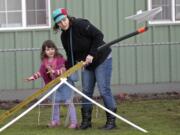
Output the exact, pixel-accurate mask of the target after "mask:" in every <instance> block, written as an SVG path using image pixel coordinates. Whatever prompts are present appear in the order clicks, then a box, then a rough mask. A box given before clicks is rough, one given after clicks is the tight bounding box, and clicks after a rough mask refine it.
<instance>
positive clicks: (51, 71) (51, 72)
mask: <svg viewBox="0 0 180 135" xmlns="http://www.w3.org/2000/svg"><path fill="white" fill-rule="evenodd" d="M47 70H48V72H47V74H49V73H50V74H54V73H55V71H54V70H53V69H52V68H51V66H47Z"/></svg>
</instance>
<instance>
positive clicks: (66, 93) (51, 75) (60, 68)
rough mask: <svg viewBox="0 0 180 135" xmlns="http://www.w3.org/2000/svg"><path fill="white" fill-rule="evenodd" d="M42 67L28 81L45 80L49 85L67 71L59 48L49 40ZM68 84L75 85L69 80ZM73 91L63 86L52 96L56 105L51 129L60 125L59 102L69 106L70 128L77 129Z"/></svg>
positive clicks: (43, 51) (44, 47)
mask: <svg viewBox="0 0 180 135" xmlns="http://www.w3.org/2000/svg"><path fill="white" fill-rule="evenodd" d="M41 61H42V62H41V66H40V69H39V71H38V72H36V73H34V74H33V75H32V76H30V77H28V78H27V80H28V81H32V80H35V79H38V78H40V77H42V78H43V80H44V82H45V84H47V83H49V82H50V81H52V80H53V79H55V78H56V77H57V76H59V75H61V74H62V73H63V72H64V71H65V70H66V68H65V59H64V58H63V56H62V55H61V54H60V53H59V52H58V49H57V47H56V46H55V44H54V43H53V42H52V41H51V40H47V41H45V42H44V43H43V45H42V49H41ZM68 82H69V83H70V84H72V85H74V83H73V82H72V81H71V80H70V79H68ZM72 97H73V91H72V90H71V89H70V88H69V87H68V86H67V85H64V84H63V85H61V86H60V87H59V89H58V90H56V92H55V93H54V94H53V95H52V96H51V98H54V99H52V101H54V105H53V107H52V120H51V122H50V123H49V124H48V126H49V127H57V126H59V125H60V117H59V110H60V106H59V104H58V103H59V102H60V101H64V102H65V104H66V105H67V106H68V112H69V116H70V122H71V123H70V125H69V128H76V127H77V118H76V110H75V107H74V104H73V103H72V101H73V100H72V99H73V98H72Z"/></svg>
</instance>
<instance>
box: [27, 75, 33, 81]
mask: <svg viewBox="0 0 180 135" xmlns="http://www.w3.org/2000/svg"><path fill="white" fill-rule="evenodd" d="M25 80H26V81H28V82H29V81H32V80H34V77H33V76H30V77H28V78H26V79H25Z"/></svg>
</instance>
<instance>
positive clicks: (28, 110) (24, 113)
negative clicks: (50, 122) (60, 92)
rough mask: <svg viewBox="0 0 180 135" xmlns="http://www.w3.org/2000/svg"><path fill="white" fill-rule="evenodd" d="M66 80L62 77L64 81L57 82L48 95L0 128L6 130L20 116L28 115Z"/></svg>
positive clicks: (0, 130)
mask: <svg viewBox="0 0 180 135" xmlns="http://www.w3.org/2000/svg"><path fill="white" fill-rule="evenodd" d="M65 81H66V79H62V81H61V82H60V83H59V84H57V85H56V86H55V87H54V88H53V89H52V90H51V91H49V92H48V93H47V94H46V95H44V96H43V97H42V98H41V99H40V100H38V101H37V102H36V103H35V104H33V105H32V106H31V107H29V108H28V109H27V110H26V111H24V112H23V113H21V114H20V115H19V116H17V117H16V118H14V119H13V120H11V121H10V122H9V123H7V124H6V125H5V126H4V127H2V128H1V129H0V132H2V131H3V130H5V129H6V128H7V127H9V126H11V125H12V124H13V123H15V122H16V121H18V120H19V119H20V118H22V117H23V116H24V115H26V114H27V113H28V112H30V111H31V110H32V109H34V108H35V107H36V106H37V105H38V104H40V103H41V102H42V101H43V100H45V99H46V98H47V97H49V96H50V95H51V94H52V93H53V92H54V91H56V90H57V89H58V88H59V86H60V85H62V84H63V83H65Z"/></svg>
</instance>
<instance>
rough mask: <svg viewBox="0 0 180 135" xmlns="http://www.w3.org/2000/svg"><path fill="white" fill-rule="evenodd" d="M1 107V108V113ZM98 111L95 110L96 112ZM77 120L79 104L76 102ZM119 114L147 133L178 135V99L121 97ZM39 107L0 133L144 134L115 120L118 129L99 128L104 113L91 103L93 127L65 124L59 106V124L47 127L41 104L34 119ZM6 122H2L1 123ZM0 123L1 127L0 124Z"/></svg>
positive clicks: (47, 110) (47, 113)
mask: <svg viewBox="0 0 180 135" xmlns="http://www.w3.org/2000/svg"><path fill="white" fill-rule="evenodd" d="M3 111H4V110H0V113H3ZM97 111H98V113H97ZM77 113H78V118H79V122H80V119H81V116H80V107H79V106H77ZM118 114H119V115H120V116H122V117H124V118H126V119H127V120H129V121H131V122H133V123H135V124H137V125H138V126H140V127H142V128H144V129H146V130H147V131H149V132H148V133H147V134H148V135H180V99H174V100H172V99H171V100H144V101H124V102H123V103H120V104H118ZM37 117H38V108H36V109H34V110H33V111H31V112H30V113H29V114H27V115H26V116H25V117H23V118H22V119H20V120H19V121H18V122H16V123H15V124H13V125H12V126H10V127H9V128H7V129H5V130H4V131H3V132H2V133H0V135H144V134H146V133H142V132H141V131H139V130H137V129H135V128H133V127H131V126H130V125H128V124H126V123H124V122H122V121H121V120H117V126H118V127H117V129H115V130H111V131H105V130H100V129H98V127H100V126H102V125H103V124H104V123H105V113H104V111H103V110H101V109H99V108H98V109H97V108H96V107H94V110H93V120H92V123H93V127H92V128H91V129H88V130H74V129H68V128H66V127H64V125H63V123H64V121H65V117H66V107H62V116H61V117H62V126H60V127H59V128H53V129H52V128H47V127H46V125H47V123H48V121H49V119H50V108H49V107H42V108H41V117H40V125H38V122H37ZM4 124H5V123H3V125H4ZM3 125H2V124H1V125H0V126H1V127H2V126H3Z"/></svg>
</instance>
